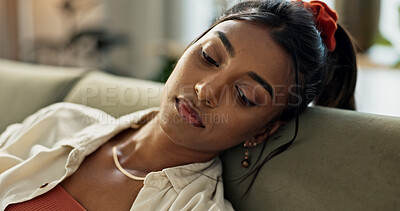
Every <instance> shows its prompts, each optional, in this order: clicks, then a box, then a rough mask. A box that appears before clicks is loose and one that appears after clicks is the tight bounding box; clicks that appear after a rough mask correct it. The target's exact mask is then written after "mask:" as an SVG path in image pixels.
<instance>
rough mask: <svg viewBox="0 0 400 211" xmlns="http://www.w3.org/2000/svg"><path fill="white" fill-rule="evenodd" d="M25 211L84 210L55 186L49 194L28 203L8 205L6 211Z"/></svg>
mask: <svg viewBox="0 0 400 211" xmlns="http://www.w3.org/2000/svg"><path fill="white" fill-rule="evenodd" d="M26 210H29V211H30V210H60V211H61V210H71V211H81V210H85V208H83V207H82V206H81V205H80V204H79V203H78V202H77V201H76V200H75V199H74V198H73V197H72V196H71V195H69V193H68V192H67V191H66V190H65V189H64V188H63V187H61V185H57V186H56V187H54V188H53V189H51V190H50V191H49V192H47V193H45V194H43V195H40V196H38V197H36V198H33V199H31V200H29V201H25V202H21V203H18V204H11V205H8V206H7V208H6V211H26Z"/></svg>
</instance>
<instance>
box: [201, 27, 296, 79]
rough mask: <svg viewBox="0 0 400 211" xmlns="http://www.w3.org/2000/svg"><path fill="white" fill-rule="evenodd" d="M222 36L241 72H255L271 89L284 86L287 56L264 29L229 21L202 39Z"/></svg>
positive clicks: (289, 65)
mask: <svg viewBox="0 0 400 211" xmlns="http://www.w3.org/2000/svg"><path fill="white" fill-rule="evenodd" d="M217 31H220V32H223V33H224V34H225V35H226V37H227V38H228V40H229V42H230V43H231V44H232V46H233V48H234V50H235V55H234V57H233V58H232V62H233V63H235V64H236V66H237V67H240V68H241V69H243V70H244V71H254V72H256V73H257V74H259V75H260V76H262V77H263V78H264V79H266V80H267V81H268V82H269V83H271V85H273V86H274V85H275V86H281V85H284V84H286V83H287V80H288V77H289V76H290V70H291V64H292V63H291V59H290V56H289V54H288V53H287V52H286V51H285V50H284V49H283V48H282V47H281V46H279V45H278V44H277V43H276V42H275V41H274V40H273V39H272V37H271V35H270V31H269V29H268V27H267V26H265V25H261V24H256V23H251V22H248V21H242V20H240V21H238V20H229V21H225V22H222V23H220V24H218V25H216V26H215V27H214V28H213V29H212V30H210V32H209V33H207V34H206V36H205V37H204V38H205V39H218V37H217V35H216V33H215V32H217Z"/></svg>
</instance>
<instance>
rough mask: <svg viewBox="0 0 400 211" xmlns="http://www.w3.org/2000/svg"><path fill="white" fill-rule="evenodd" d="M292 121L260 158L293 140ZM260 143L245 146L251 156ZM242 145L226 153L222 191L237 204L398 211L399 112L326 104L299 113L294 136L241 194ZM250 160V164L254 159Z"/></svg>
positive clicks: (243, 207) (251, 207) (260, 207)
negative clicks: (374, 112)
mask: <svg viewBox="0 0 400 211" xmlns="http://www.w3.org/2000/svg"><path fill="white" fill-rule="evenodd" d="M293 134H294V121H291V122H290V123H288V124H287V125H285V126H284V127H283V128H280V130H278V132H277V133H276V134H274V135H273V136H272V137H271V140H270V141H269V142H267V145H266V148H265V152H264V155H263V158H264V157H265V156H266V155H267V154H268V153H269V152H271V151H272V150H273V149H276V148H277V147H278V146H280V145H282V144H284V143H286V142H288V141H289V140H291V138H292V137H293ZM260 150H261V146H258V147H257V148H255V149H251V150H250V156H251V158H252V159H251V161H252V163H254V162H255V159H256V157H257V156H258V154H259V152H260ZM243 154H244V150H243V147H242V146H237V147H234V148H232V149H230V150H228V151H226V152H225V153H224V154H223V155H222V156H221V157H222V158H223V163H224V183H225V193H226V195H225V197H226V198H227V199H228V200H229V201H231V202H232V204H233V206H234V207H235V208H236V209H237V210H399V209H400V207H399V206H400V201H399V200H400V118H398V117H388V116H380V115H372V114H366V113H360V112H354V111H346V110H339V109H331V108H323V107H316V108H309V109H308V110H307V111H306V112H305V113H304V114H302V115H301V116H300V128H299V134H298V137H297V139H296V141H295V142H294V143H293V144H292V146H290V147H289V148H288V149H287V150H286V151H285V152H283V153H282V154H280V155H278V156H276V157H274V158H273V159H271V160H270V161H269V162H267V163H266V164H265V165H264V167H263V168H262V170H261V172H260V174H259V175H258V177H257V179H256V181H255V183H254V186H253V187H252V189H251V190H250V192H249V193H248V194H247V195H246V196H245V197H244V198H242V196H243V193H244V191H245V189H246V188H247V187H248V184H249V182H250V180H249V179H248V180H245V181H244V182H242V183H240V182H239V181H238V180H235V179H237V178H239V177H240V176H242V175H244V174H245V172H247V170H244V169H243V168H241V165H240V162H241V160H242V159H243ZM253 166H254V165H253Z"/></svg>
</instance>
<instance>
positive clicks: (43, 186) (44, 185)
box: [40, 182, 49, 188]
mask: <svg viewBox="0 0 400 211" xmlns="http://www.w3.org/2000/svg"><path fill="white" fill-rule="evenodd" d="M48 184H49V183H48V182H46V183H44V184H43V185H42V186H40V188H45V187H46V186H47V185H48Z"/></svg>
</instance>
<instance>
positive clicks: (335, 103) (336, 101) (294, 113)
mask: <svg viewBox="0 0 400 211" xmlns="http://www.w3.org/2000/svg"><path fill="white" fill-rule="evenodd" d="M227 20H244V21H249V22H252V23H256V24H262V25H265V26H266V27H268V29H269V31H270V35H271V37H272V39H273V40H274V41H275V42H276V43H277V44H279V45H280V46H281V47H282V48H283V49H285V50H286V51H287V52H288V53H289V55H290V56H291V59H292V62H293V74H294V81H295V86H294V88H295V94H293V95H292V96H291V97H290V98H289V103H288V106H287V107H286V109H284V111H283V112H282V114H281V115H280V116H279V117H278V118H276V120H281V121H288V120H290V119H292V118H293V117H295V118H296V128H295V134H294V137H293V138H292V140H291V141H289V142H288V143H286V144H284V145H282V146H280V147H278V148H277V149H275V150H274V151H273V152H271V153H270V154H269V155H268V156H267V157H265V158H264V159H263V160H262V162H261V163H260V164H258V165H257V166H255V167H254V168H253V169H252V170H251V171H250V172H249V174H248V175H247V176H249V175H251V174H253V175H254V177H253V178H252V181H251V183H250V185H249V187H248V189H247V191H246V193H247V192H248V191H249V189H250V188H251V186H252V185H253V183H254V180H255V178H256V177H257V174H258V173H259V171H260V169H261V167H262V166H263V165H264V164H265V163H266V162H267V161H269V160H270V159H271V158H273V157H274V156H276V155H278V154H279V153H281V152H283V151H285V150H286V149H287V148H288V147H289V146H290V145H291V144H292V143H293V141H294V140H295V138H296V136H297V131H298V126H299V125H298V122H299V121H298V119H299V114H300V113H301V112H302V111H304V110H305V109H306V108H307V106H308V105H309V104H310V103H311V102H314V104H315V105H322V106H329V107H337V108H343V109H351V110H354V109H355V101H354V89H355V84H356V78H357V65H356V56H355V48H354V45H353V43H352V41H351V38H350V36H349V34H348V33H347V32H346V31H345V29H343V28H342V27H341V26H340V25H338V28H337V30H336V32H335V35H334V36H335V40H336V48H335V50H334V51H333V52H328V49H327V47H326V46H325V44H324V43H323V40H322V38H321V36H320V32H319V31H318V30H317V28H316V26H315V22H314V17H313V11H312V10H310V9H307V8H305V7H304V6H303V4H302V2H289V1H284V0H263V1H246V2H241V3H238V4H236V5H235V6H233V7H232V8H231V9H229V10H227V11H226V12H225V13H224V14H222V15H221V16H220V17H219V18H218V19H217V20H216V22H215V23H214V24H213V25H212V26H211V27H210V28H209V29H208V30H207V31H205V32H204V33H203V34H202V35H200V37H198V38H197V39H196V40H194V41H193V43H194V42H196V41H197V40H199V39H200V38H201V37H202V36H204V35H205V34H206V33H207V32H208V31H210V30H211V29H212V28H213V27H214V26H216V25H217V24H219V23H221V22H224V21H227ZM266 142H267V141H264V146H263V150H264V148H265V143H266ZM263 150H262V151H261V153H260V156H261V155H262V153H263ZM260 156H259V158H258V159H257V161H259V160H260V158H261V157H260ZM256 163H257V162H256Z"/></svg>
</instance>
